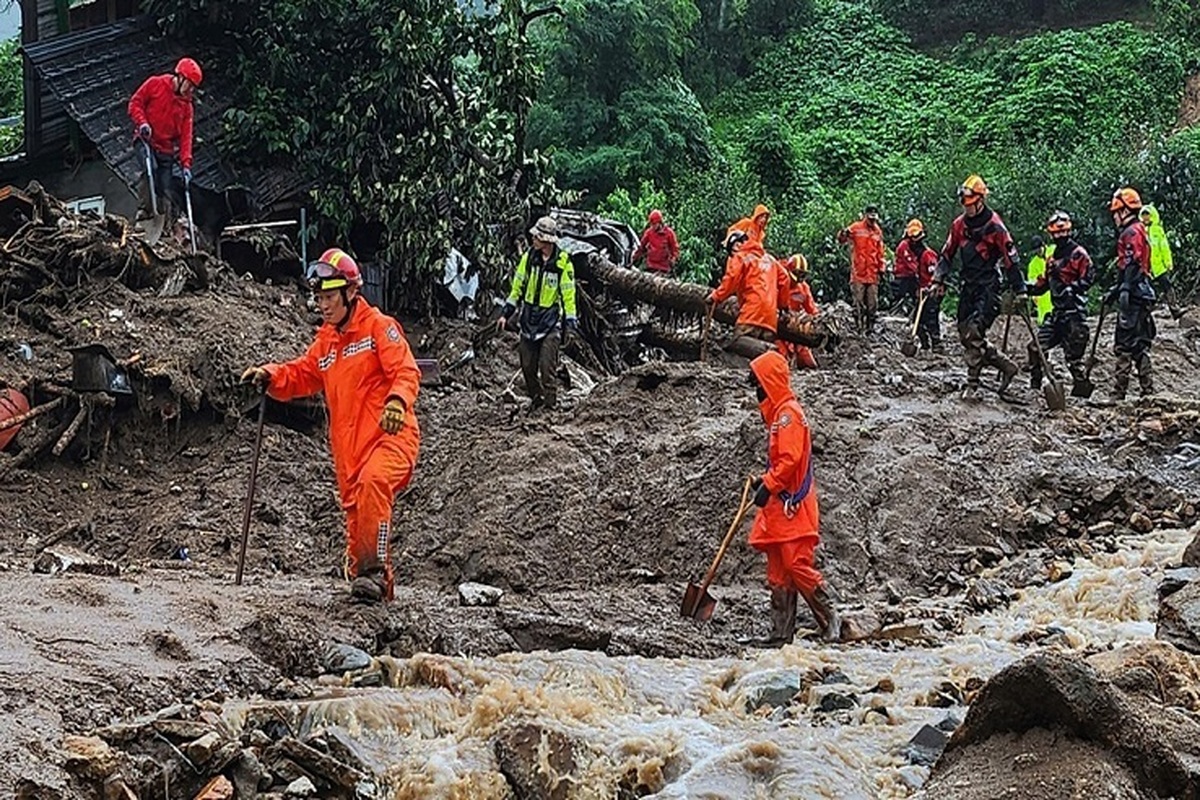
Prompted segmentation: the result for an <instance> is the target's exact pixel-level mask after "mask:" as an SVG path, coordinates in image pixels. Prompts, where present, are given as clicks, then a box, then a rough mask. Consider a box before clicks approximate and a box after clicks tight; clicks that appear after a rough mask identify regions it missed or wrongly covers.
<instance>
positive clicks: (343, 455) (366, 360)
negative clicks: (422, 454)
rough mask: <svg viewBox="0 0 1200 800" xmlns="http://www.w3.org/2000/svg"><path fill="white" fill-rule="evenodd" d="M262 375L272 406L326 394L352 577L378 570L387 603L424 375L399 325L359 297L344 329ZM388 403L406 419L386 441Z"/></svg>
mask: <svg viewBox="0 0 1200 800" xmlns="http://www.w3.org/2000/svg"><path fill="white" fill-rule="evenodd" d="M265 369H266V370H267V373H268V374H269V375H270V376H271V380H270V384H269V393H270V395H271V397H273V398H275V399H276V400H281V401H286V400H291V399H292V398H294V397H306V396H308V395H313V394H316V393H317V392H321V391H323V392H324V393H325V402H326V404H327V405H328V407H329V445H330V449H331V450H332V451H333V466H334V471H335V472H336V473H337V483H338V494H339V496H340V497H341V501H342V508H344V509H345V510H346V554H347V556H348V560H349V566H350V576H351V577H357V576H358V575H360V574H365V573H367V572H372V571H376V570H382V571H383V573H384V581H385V587H386V596H387V598H388V599H389V600H390V599H391V598H392V589H393V585H392V581H393V577H392V560H391V548H390V540H391V536H390V534H389V528H390V526H391V521H392V504H393V503H394V502H395V498H396V494H397V492H399V491H400V490H402V489H403V488H404V487H405V486H407V485H408V482H409V480H410V479H411V478H412V474H413V468H414V467H415V466H416V463H417V452H418V450H419V449H420V444H421V430H420V427H419V426H418V425H417V417H416V414H415V413H414V405H415V404H416V401H417V392H418V391H419V388H420V382H421V371H420V370H419V369H418V368H417V362H416V360H415V359H414V358H413V354H412V350H410V349H409V347H408V340H407V339H405V337H404V331H403V329H402V328H401V327H400V323H398V322H396V320H394V319H392V318H391V317H389V316H387V315H386V314H384V313H383V312H382V311H380V310H379V309H377V308H375V307H374V306H372V305H371V304H370V303H368V302H367V301H366V300H365V299H363V298H362V297H359V298H357V299H356V300H355V302H354V306H353V308H352V309H351V311H350V318H349V319H347V320H346V322H345V323H344V324H343V325H342V326H341V327H337V326H334V325H330V324H325V325H322V326H321V328H320V329H319V330H318V331H317V336H316V338H315V339H314V340H313V343H312V344H311V345H309V348H308V351H307V352H305V354H304V355H302V356H300V357H299V358H297V359H294V360H292V361H288V362H287V363H284V364H267V365H266V367H265ZM392 397H398V398H400V400H402V401H403V402H404V407H405V410H406V412H407V413H406V419H405V422H404V427H403V428H401V429H400V431H399V432H398V433H396V434H394V435H391V436H389V435H388V434H386V433H384V432H383V429H382V428H380V427H379V420H380V417H381V416H382V414H383V407H384V405H385V404H386V403H387V401H388V400H389V399H390V398H392Z"/></svg>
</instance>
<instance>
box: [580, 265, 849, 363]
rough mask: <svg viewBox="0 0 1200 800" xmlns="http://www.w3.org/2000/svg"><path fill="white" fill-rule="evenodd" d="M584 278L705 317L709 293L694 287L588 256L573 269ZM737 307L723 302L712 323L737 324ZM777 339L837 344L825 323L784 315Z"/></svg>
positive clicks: (632, 297) (630, 297)
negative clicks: (714, 321) (578, 270)
mask: <svg viewBox="0 0 1200 800" xmlns="http://www.w3.org/2000/svg"><path fill="white" fill-rule="evenodd" d="M577 266H579V267H580V271H581V272H583V273H585V277H591V278H592V279H593V280H596V281H599V282H600V283H603V284H604V285H605V287H606V288H607V289H608V290H609V291H610V292H612V293H613V294H615V295H616V296H618V297H620V298H621V299H622V300H626V301H632V302H636V303H649V304H650V305H652V306H656V307H657V308H661V309H663V310H665V311H673V312H676V313H681V314H691V315H694V316H697V317H703V316H704V313H705V303H704V301H705V298H707V297H708V293H709V291H710V290H709V289H708V288H707V287H704V286H700V285H699V284H695V283H681V282H679V281H674V280H671V279H670V278H661V277H659V276H657V275H651V274H650V273H648V272H638V271H636V270H632V269H626V268H624V267H618V266H617V265H616V264H614V263H612V262H611V261H609V260H607V259H605V258H603V257H601V256H599V255H598V254H595V253H592V254H589V256H588V259H587V264H586V268H584V266H583V265H577ZM737 316H738V304H737V301H736V300H734V299H732V298H731V299H729V300H726V301H725V302H724V303H721V304H720V305H718V306H717V307H716V309H715V310H714V311H713V319H714V320H717V321H718V322H724V323H726V324H727V325H733V324H735V323H736V322H737ZM777 335H778V336H779V338H780V339H783V340H784V341H786V342H793V343H795V344H802V345H806V346H808V347H817V348H821V347H824V348H832V347H834V346H836V345H837V343H838V342H839V341H840V336H839V335H838V332H837V330H836V329H835V328H834V327H833V326H832V325H831V324H830V323H829V321H828V320H825V319H821V318H818V319H816V320H810V319H808V318H807V317H799V316H792V315H789V314H787V313H781V314H780V315H779V330H778V334H777Z"/></svg>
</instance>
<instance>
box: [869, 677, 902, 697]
mask: <svg viewBox="0 0 1200 800" xmlns="http://www.w3.org/2000/svg"><path fill="white" fill-rule="evenodd" d="M869 691H871V692H879V693H880V694H891V693H892V692H894V691H896V682H895V681H894V680H892V679H891V678H880V679H879V683H877V684H875V685H874V686H873V687H871V689H870V690H869Z"/></svg>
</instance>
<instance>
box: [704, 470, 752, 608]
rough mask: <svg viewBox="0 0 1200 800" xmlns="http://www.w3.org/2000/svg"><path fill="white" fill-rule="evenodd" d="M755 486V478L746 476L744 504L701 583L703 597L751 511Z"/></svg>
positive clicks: (739, 507) (743, 494)
mask: <svg viewBox="0 0 1200 800" xmlns="http://www.w3.org/2000/svg"><path fill="white" fill-rule="evenodd" d="M753 485H754V477H753V476H751V475H748V476H746V485H745V486H744V487H742V502H741V504H740V505H739V506H738V511H737V514H736V515H734V518H733V524H732V525H730V526H729V531H728V532H727V533H726V534H725V538H724V539H723V540H722V541H721V549H719V550H717V556H716V558H714V559H713V562H712V566H710V567H709V568H708V572H706V573H705V574H704V580H703V581H701V583H700V594H701V595H703V594H704V593H705V592H707V591H708V585H709V584H710V583H712V579H713V578H714V577H716V574H717V567H719V566H721V559H723V558H724V557H725V550H726V549H728V548H729V543H730V542H732V541H733V535H734V534H735V533H737V529H738V526H739V525H741V524H742V520H743V519H744V518H745V517H746V512H747V511H749V510H750V505H751V503H750V487H751V486H753Z"/></svg>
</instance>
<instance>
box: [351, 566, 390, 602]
mask: <svg viewBox="0 0 1200 800" xmlns="http://www.w3.org/2000/svg"><path fill="white" fill-rule="evenodd" d="M386 596H387V584H386V582H385V579H384V576H383V572H382V571H372V572H367V573H365V574H363V575H359V576H358V577H357V578H355V579H354V580H352V581H351V582H350V597H351V599H352V600H356V601H358V602H360V603H381V602H383V598H384V597H386Z"/></svg>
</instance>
